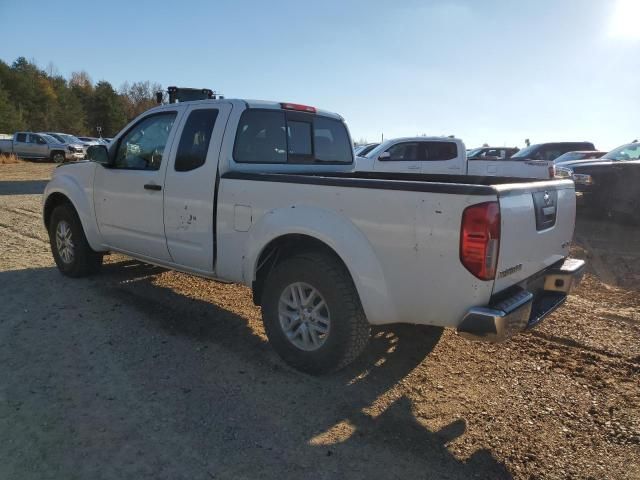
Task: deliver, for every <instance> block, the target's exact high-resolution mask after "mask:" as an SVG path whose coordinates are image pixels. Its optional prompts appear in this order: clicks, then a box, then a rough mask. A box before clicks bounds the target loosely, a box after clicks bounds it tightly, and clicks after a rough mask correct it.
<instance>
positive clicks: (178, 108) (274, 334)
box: [43, 99, 584, 374]
mask: <svg viewBox="0 0 640 480" xmlns="http://www.w3.org/2000/svg"><path fill="white" fill-rule="evenodd" d="M462 151H464V148H462ZM89 155H90V158H91V159H92V160H91V161H88V162H77V163H70V164H65V165H63V166H60V167H59V168H57V169H56V170H55V173H54V175H53V177H52V179H51V181H50V182H49V183H48V185H47V187H46V189H45V193H44V208H43V215H44V223H45V226H46V228H47V229H48V232H49V238H50V241H51V249H52V253H53V257H54V259H55V262H56V264H57V266H58V268H59V269H60V271H61V272H62V273H64V274H65V275H68V276H72V277H79V276H83V275H86V274H88V273H90V272H92V271H93V270H95V269H96V268H97V267H99V265H100V263H101V261H102V255H103V253H104V252H106V251H117V252H121V253H124V254H126V255H129V256H132V257H134V258H137V259H140V260H142V261H145V262H149V263H152V264H156V265H161V266H163V267H166V268H172V269H176V270H180V271H183V272H188V273H191V274H195V275H200V276H203V277H208V278H212V279H221V280H225V281H232V282H238V283H242V284H245V285H247V286H249V287H250V288H251V289H252V291H253V297H254V301H255V302H256V304H258V305H261V307H262V313H263V320H264V325H265V330H266V333H267V336H268V337H269V340H270V342H271V344H272V345H273V347H274V348H275V350H276V351H277V352H278V354H279V355H280V356H281V357H282V358H283V359H284V360H285V361H286V362H287V363H289V364H290V365H292V366H294V367H296V368H298V369H300V370H303V371H305V372H309V373H314V374H317V373H323V372H327V371H332V370H336V369H338V368H341V367H343V366H345V365H347V364H348V363H349V362H351V361H352V360H354V359H355V358H356V357H357V356H358V355H359V354H360V353H361V352H362V350H363V349H364V347H365V345H366V344H367V340H368V338H369V327H370V325H371V324H378V325H379V324H388V323H397V322H404V323H413V324H426V325H436V326H441V327H451V328H456V329H457V330H458V331H459V332H460V333H461V334H463V335H465V336H467V337H469V338H474V339H484V340H493V341H499V340H502V339H505V338H508V337H509V336H510V335H512V334H514V333H516V332H518V331H521V330H525V329H527V328H529V327H531V326H533V325H535V324H536V323H537V322H539V321H540V320H541V319H542V318H543V317H544V316H545V315H546V314H547V313H548V312H550V311H552V310H553V309H555V308H556V307H558V306H559V305H560V304H562V302H563V301H564V299H565V297H566V295H567V293H568V292H569V290H570V289H571V288H572V286H573V285H574V284H575V283H576V282H577V281H579V279H580V276H581V273H582V269H583V266H584V262H582V261H579V260H577V261H576V260H568V259H567V256H568V253H569V245H570V242H571V239H572V235H573V228H574V216H575V194H574V185H573V182H572V181H570V180H553V181H543V182H533V183H518V180H517V179H516V180H514V179H502V178H492V179H490V180H487V179H486V178H480V177H470V176H450V175H441V176H438V175H434V176H427V175H417V176H414V175H407V174H389V173H354V172H352V171H351V170H352V169H353V152H352V149H351V140H350V136H349V133H348V130H347V128H346V126H345V124H344V122H343V120H342V118H341V117H340V116H338V115H336V114H332V113H329V112H325V111H321V110H317V109H315V108H314V107H309V106H304V105H297V104H288V103H275V102H262V101H243V100H226V99H225V100H204V101H194V102H183V103H178V104H170V105H163V106H159V107H157V108H154V109H152V110H150V111H148V112H146V113H144V114H142V115H141V116H140V117H138V118H137V119H136V120H134V121H133V122H132V123H131V124H129V125H128V126H127V127H125V129H124V130H123V131H122V132H120V133H119V134H118V135H117V136H116V137H115V138H114V140H113V141H112V142H111V144H110V145H109V148H108V149H107V147H105V146H93V147H90V148H89Z"/></svg>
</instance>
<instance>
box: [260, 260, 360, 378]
mask: <svg viewBox="0 0 640 480" xmlns="http://www.w3.org/2000/svg"><path fill="white" fill-rule="evenodd" d="M296 282H304V283H306V284H308V285H310V286H312V287H313V288H315V289H316V290H318V292H320V294H321V295H322V296H323V297H324V300H325V302H326V304H327V306H328V309H329V312H330V322H331V323H330V327H329V333H328V334H327V337H326V340H325V341H324V343H323V344H322V345H321V346H320V347H319V348H318V349H317V350H313V351H305V350H302V349H300V348H298V347H297V346H296V345H294V344H293V343H292V342H291V341H290V340H289V339H288V338H287V335H286V334H285V332H284V330H283V327H282V326H281V325H280V318H279V313H278V308H279V302H280V296H281V295H282V293H283V292H284V291H285V289H286V288H287V287H288V286H289V285H291V284H293V283H296ZM262 318H263V322H264V326H265V330H266V333H267V337H268V338H269V342H270V343H271V345H272V346H273V348H274V349H275V351H276V352H277V353H278V355H279V356H280V357H281V358H282V359H283V360H284V361H285V362H286V363H288V364H289V365H291V366H292V367H293V368H296V369H298V370H301V371H303V372H305V373H309V374H312V375H319V374H323V373H329V372H333V371H336V370H339V369H341V368H343V367H345V366H346V365H348V364H350V363H351V362H353V361H354V360H355V359H356V358H357V357H358V356H359V355H360V354H361V353H362V351H363V350H364V349H365V347H366V346H367V342H368V340H369V333H370V327H369V323H368V322H367V319H366V317H365V315H364V312H363V310H362V305H361V303H360V298H359V296H358V292H357V291H356V288H355V286H354V284H353V281H352V279H351V276H350V275H349V272H348V271H347V270H346V269H345V267H344V266H343V265H342V264H341V263H340V262H339V261H338V260H337V259H336V258H335V257H334V256H332V255H330V254H326V253H320V252H309V253H299V254H296V255H294V256H292V257H290V258H288V259H286V260H284V261H282V263H280V264H278V265H277V266H276V267H275V268H274V270H273V271H272V272H271V273H270V274H269V276H268V277H267V279H266V282H265V288H264V290H263V294H262Z"/></svg>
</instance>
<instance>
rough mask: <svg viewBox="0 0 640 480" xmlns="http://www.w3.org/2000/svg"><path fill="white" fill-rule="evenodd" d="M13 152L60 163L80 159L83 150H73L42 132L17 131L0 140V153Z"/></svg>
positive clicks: (19, 155) (20, 155)
mask: <svg viewBox="0 0 640 480" xmlns="http://www.w3.org/2000/svg"><path fill="white" fill-rule="evenodd" d="M3 153H5V154H6V153H13V154H15V155H16V156H18V157H20V158H30V159H46V160H51V161H52V162H56V163H62V162H64V161H65V160H82V159H83V158H84V151H82V149H80V150H75V149H72V148H70V147H69V146H68V145H66V144H64V143H62V142H59V141H57V140H56V139H55V138H53V137H51V136H50V135H47V134H44V133H31V132H18V133H16V134H15V135H14V136H13V138H12V139H10V140H0V154H3Z"/></svg>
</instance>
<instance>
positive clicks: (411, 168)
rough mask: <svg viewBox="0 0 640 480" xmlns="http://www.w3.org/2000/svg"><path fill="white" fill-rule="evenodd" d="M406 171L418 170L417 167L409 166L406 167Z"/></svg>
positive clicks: (418, 167)
mask: <svg viewBox="0 0 640 480" xmlns="http://www.w3.org/2000/svg"><path fill="white" fill-rule="evenodd" d="M407 170H420V166H419V165H410V166H408V167H407Z"/></svg>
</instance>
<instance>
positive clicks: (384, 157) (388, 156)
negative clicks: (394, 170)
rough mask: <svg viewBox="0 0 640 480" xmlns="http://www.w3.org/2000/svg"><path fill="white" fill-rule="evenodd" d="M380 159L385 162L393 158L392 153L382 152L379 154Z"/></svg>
mask: <svg viewBox="0 0 640 480" xmlns="http://www.w3.org/2000/svg"><path fill="white" fill-rule="evenodd" d="M378 160H380V161H381V162H384V161H385V160H391V154H390V153H389V152H382V153H381V154H380V155H378Z"/></svg>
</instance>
